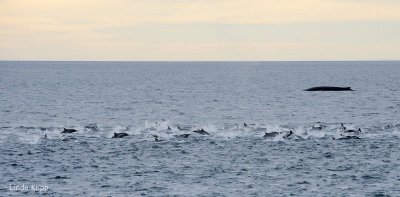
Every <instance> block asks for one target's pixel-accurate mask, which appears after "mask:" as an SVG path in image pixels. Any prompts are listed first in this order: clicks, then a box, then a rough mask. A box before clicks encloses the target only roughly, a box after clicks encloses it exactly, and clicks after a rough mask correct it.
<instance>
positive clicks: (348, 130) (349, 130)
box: [343, 128, 361, 133]
mask: <svg viewBox="0 0 400 197" xmlns="http://www.w3.org/2000/svg"><path fill="white" fill-rule="evenodd" d="M343 132H345V133H356V132H360V133H361V128H358V130H354V129H347V130H344V131H343Z"/></svg>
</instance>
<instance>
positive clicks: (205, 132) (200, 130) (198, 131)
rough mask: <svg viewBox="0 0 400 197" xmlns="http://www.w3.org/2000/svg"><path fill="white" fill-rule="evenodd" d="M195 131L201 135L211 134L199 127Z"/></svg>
mask: <svg viewBox="0 0 400 197" xmlns="http://www.w3.org/2000/svg"><path fill="white" fill-rule="evenodd" d="M193 132H195V133H198V134H201V135H210V134H209V133H208V132H207V131H204V129H198V130H195V131H193Z"/></svg>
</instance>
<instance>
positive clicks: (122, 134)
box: [112, 133, 128, 138]
mask: <svg viewBox="0 0 400 197" xmlns="http://www.w3.org/2000/svg"><path fill="white" fill-rule="evenodd" d="M125 136H128V134H127V133H114V136H112V138H123V137H125Z"/></svg>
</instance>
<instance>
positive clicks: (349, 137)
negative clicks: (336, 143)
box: [333, 136, 361, 140]
mask: <svg viewBox="0 0 400 197" xmlns="http://www.w3.org/2000/svg"><path fill="white" fill-rule="evenodd" d="M333 139H335V138H333ZM352 139H353V140H359V139H361V138H360V137H358V136H345V137H341V138H338V139H337V140H352Z"/></svg>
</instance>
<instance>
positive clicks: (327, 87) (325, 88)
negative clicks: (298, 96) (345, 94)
mask: <svg viewBox="0 0 400 197" xmlns="http://www.w3.org/2000/svg"><path fill="white" fill-rule="evenodd" d="M304 91H353V90H352V89H351V87H335V86H318V87H312V88H308V89H306V90H304Z"/></svg>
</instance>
